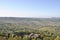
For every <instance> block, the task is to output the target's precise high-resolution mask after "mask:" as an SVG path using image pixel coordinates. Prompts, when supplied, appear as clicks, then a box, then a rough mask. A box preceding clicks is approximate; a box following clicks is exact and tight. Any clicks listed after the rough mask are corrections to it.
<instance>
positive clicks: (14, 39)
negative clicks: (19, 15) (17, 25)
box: [0, 31, 60, 40]
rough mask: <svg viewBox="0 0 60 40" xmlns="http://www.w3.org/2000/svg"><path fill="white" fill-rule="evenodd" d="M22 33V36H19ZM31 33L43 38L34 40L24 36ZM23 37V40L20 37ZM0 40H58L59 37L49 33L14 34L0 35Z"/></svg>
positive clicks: (59, 39)
mask: <svg viewBox="0 0 60 40" xmlns="http://www.w3.org/2000/svg"><path fill="white" fill-rule="evenodd" d="M21 33H22V34H21ZM28 33H29V34H31V33H34V34H40V36H41V37H43V39H42V38H41V37H39V38H37V39H35V38H30V39H29V37H28V36H27V37H26V36H24V35H26V34H27V35H29V34H28ZM21 35H23V38H22V36H21ZM0 40H60V36H59V35H57V34H55V33H50V32H48V31H44V32H15V34H14V33H0Z"/></svg>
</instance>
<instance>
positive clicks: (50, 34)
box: [0, 17, 60, 40]
mask: <svg viewBox="0 0 60 40" xmlns="http://www.w3.org/2000/svg"><path fill="white" fill-rule="evenodd" d="M21 32H23V34H24V33H25V34H24V37H23V39H21V35H20V33H21ZM14 33H15V34H14ZM16 33H19V35H20V36H18V34H16ZM28 33H30V34H31V33H33V34H40V37H39V38H38V39H37V40H60V18H17V17H16V18H14V17H0V40H36V38H30V37H27V38H26V36H25V35H28ZM30 34H29V35H30ZM14 35H15V36H14ZM31 37H32V36H31ZM41 37H42V38H41Z"/></svg>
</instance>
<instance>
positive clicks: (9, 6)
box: [0, 0, 60, 18]
mask: <svg viewBox="0 0 60 40" xmlns="http://www.w3.org/2000/svg"><path fill="white" fill-rule="evenodd" d="M0 17H38V18H50V17H60V0H0Z"/></svg>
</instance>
